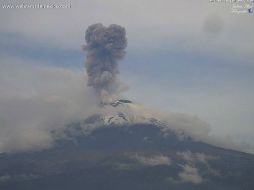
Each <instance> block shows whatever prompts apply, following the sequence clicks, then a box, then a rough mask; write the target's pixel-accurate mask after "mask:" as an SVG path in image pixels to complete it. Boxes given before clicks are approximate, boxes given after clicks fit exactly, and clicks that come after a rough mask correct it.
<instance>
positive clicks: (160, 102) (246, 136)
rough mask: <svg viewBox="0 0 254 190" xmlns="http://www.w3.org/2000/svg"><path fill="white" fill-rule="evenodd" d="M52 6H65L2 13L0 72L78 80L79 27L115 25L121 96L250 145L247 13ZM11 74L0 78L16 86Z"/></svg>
mask: <svg viewBox="0 0 254 190" xmlns="http://www.w3.org/2000/svg"><path fill="white" fill-rule="evenodd" d="M22 2H24V3H25V4H28V5H29V4H37V3H41V4H43V5H47V4H52V1H37V0H34V1H22ZM47 2H48V3H47ZM54 3H55V4H57V5H59V4H66V5H68V7H69V5H71V7H70V8H65V9H64V8H59V9H50V8H49V9H3V8H2V7H1V10H0V59H1V62H0V66H2V67H5V68H6V67H8V66H7V65H12V64H14V63H13V59H15V61H14V62H15V64H16V63H17V62H20V64H21V65H22V64H26V63H27V62H29V64H32V65H33V66H36V67H37V66H43V67H49V68H51V67H54V69H61V68H62V69H64V72H65V71H66V72H67V71H68V70H70V72H78V73H79V74H80V72H83V71H82V69H83V67H84V59H85V54H84V53H83V52H82V48H81V47H82V45H83V44H84V43H85V39H84V34H85V30H86V28H87V27H88V26H89V25H91V24H94V23H98V22H101V23H103V24H104V25H109V24H112V23H114V24H119V25H122V26H124V27H125V28H126V31H127V37H128V48H127V54H126V57H125V59H124V60H123V61H122V62H121V63H120V76H119V78H120V79H121V80H122V81H124V82H125V83H126V84H127V85H128V86H129V87H130V88H129V90H128V91H127V92H126V93H125V97H126V98H129V99H132V100H134V101H137V102H141V103H143V104H146V105H150V106H154V107H157V108H160V109H162V110H169V111H173V112H183V113H188V114H193V115H196V116H198V117H199V118H201V119H202V120H204V121H206V122H207V123H209V124H210V125H211V128H212V133H213V134H216V135H222V136H224V135H228V136H232V137H233V138H235V139H237V140H239V141H240V142H248V143H253V144H254V142H253V140H252V139H254V117H253V116H254V98H253V97H254V88H253V83H254V37H253V32H254V22H253V19H254V15H253V14H239V15H237V14H233V13H232V10H231V9H232V4H227V3H210V2H209V0H189V1H184V0H156V1H155V0H153V1H152V0H122V1H119V0H105V1H102V0H75V1H74V0H73V1H71V0H70V1H58V0H56V1H54ZM5 4H6V5H7V4H12V5H20V4H21V1H14V0H11V1H8V0H5V1H1V6H2V5H5ZM8 61H9V62H8ZM30 68H31V67H30ZM11 70H12V69H5V75H3V74H1V75H2V76H0V79H1V80H2V81H3V80H5V81H6V80H7V79H8V77H11V78H12V81H15V80H22V77H18V76H16V75H13V73H11ZM6 72H7V73H6ZM8 72H10V73H8ZM29 72H32V70H31V69H30V70H29V71H27V72H26V73H29ZM0 73H1V72H0ZM16 73H18V71H16ZM83 73H84V75H85V72H83ZM28 76H30V77H31V78H29V77H28V78H27V77H26V78H25V79H24V80H33V77H34V76H33V75H28ZM52 80H53V79H52ZM45 83H46V82H45ZM1 84H2V87H1V86H0V89H3V91H6V85H3V83H0V85H1ZM29 84H30V83H29ZM30 85H32V84H30ZM3 91H2V90H1V92H0V96H2V97H3V96H4V93H3ZM8 92H9V93H11V92H13V93H15V91H13V90H10V91H8ZM8 96H10V94H8ZM0 127H1V126H0Z"/></svg>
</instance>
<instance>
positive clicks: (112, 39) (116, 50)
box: [84, 24, 127, 103]
mask: <svg viewBox="0 0 254 190" xmlns="http://www.w3.org/2000/svg"><path fill="white" fill-rule="evenodd" d="M85 39H86V43H87V44H86V45H85V46H84V50H85V51H86V53H87V55H86V61H85V66H86V71H87V74H88V83H87V85H88V86H92V87H93V88H94V89H95V91H96V93H97V95H98V96H99V98H100V101H101V102H102V103H105V102H108V101H112V99H114V98H115V97H116V96H117V94H118V92H119V86H120V85H119V84H120V83H119V82H118V81H117V78H116V75H117V74H118V73H119V71H118V61H119V60H120V59H122V58H123V57H124V55H125V51H124V49H125V48H126V46H127V39H126V32H125V29H124V28H123V27H121V26H119V25H115V24H112V25H110V26H109V27H105V26H103V25H102V24H93V25H91V26H89V27H88V29H87V30H86V36H85Z"/></svg>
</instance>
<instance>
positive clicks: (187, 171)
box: [178, 165, 203, 184]
mask: <svg viewBox="0 0 254 190" xmlns="http://www.w3.org/2000/svg"><path fill="white" fill-rule="evenodd" d="M182 168H183V171H182V172H180V173H179V174H178V176H179V178H180V179H181V180H182V181H183V182H190V183H194V184H200V183H202V182H203V178H202V177H201V176H200V175H199V173H198V169H197V168H195V167H193V166H190V165H184V166H182Z"/></svg>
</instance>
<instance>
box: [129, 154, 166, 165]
mask: <svg viewBox="0 0 254 190" xmlns="http://www.w3.org/2000/svg"><path fill="white" fill-rule="evenodd" d="M133 158H134V159H135V160H137V161H138V162H139V163H140V164H142V165H146V166H158V165H170V164H171V159H170V158H169V157H168V156H164V155H152V156H142V155H135V156H133Z"/></svg>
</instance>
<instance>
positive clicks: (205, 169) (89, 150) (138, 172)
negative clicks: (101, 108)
mask: <svg viewBox="0 0 254 190" xmlns="http://www.w3.org/2000/svg"><path fill="white" fill-rule="evenodd" d="M73 127H74V128H75V130H79V127H78V126H77V125H76V126H73ZM77 134H79V135H76V136H73V135H69V138H67V139H64V140H63V139H62V140H58V141H57V143H56V145H55V146H54V148H51V149H47V150H42V151H33V152H23V153H2V154H0V189H1V190H72V189H73V190H84V189H87V190H155V189H156V190H164V189H165V190H168V189H170V190H185V189H186V190H192V189H195V190H199V189H200V190H214V189H216V190H253V189H254V180H253V179H254V156H253V155H251V154H246V153H241V152H237V151H231V150H225V149H222V148H218V147H215V146H211V145H209V144H206V143H202V142H196V141H194V140H192V139H191V138H186V137H185V138H179V137H178V136H177V135H176V134H175V133H174V132H169V133H168V134H167V135H165V134H164V133H162V132H161V130H160V128H159V127H157V126H155V125H148V124H147V125H145V124H142V125H132V126H121V127H117V126H111V127H104V128H98V129H96V130H94V131H93V132H91V134H89V135H82V133H77Z"/></svg>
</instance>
